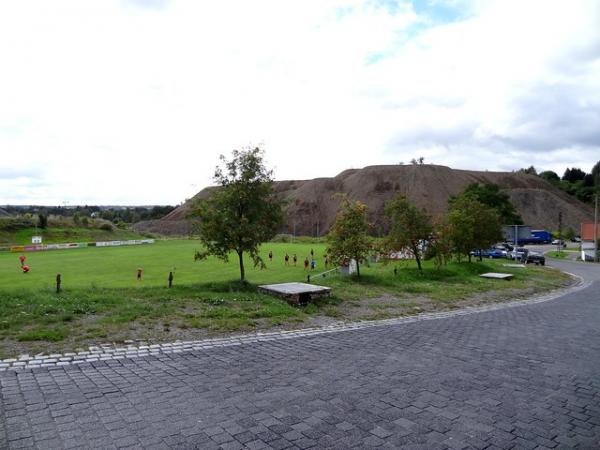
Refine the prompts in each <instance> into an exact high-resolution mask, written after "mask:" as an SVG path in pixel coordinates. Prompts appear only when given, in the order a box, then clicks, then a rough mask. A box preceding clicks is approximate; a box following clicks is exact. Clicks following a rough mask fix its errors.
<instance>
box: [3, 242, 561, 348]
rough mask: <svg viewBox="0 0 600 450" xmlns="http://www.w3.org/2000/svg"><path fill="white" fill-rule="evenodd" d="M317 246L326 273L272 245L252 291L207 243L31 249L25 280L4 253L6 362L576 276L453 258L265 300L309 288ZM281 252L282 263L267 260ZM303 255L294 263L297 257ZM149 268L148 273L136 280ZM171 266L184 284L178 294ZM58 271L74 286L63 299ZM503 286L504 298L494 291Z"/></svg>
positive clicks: (365, 270)
mask: <svg viewBox="0 0 600 450" xmlns="http://www.w3.org/2000/svg"><path fill="white" fill-rule="evenodd" d="M311 248H312V249H314V252H315V258H316V259H317V269H316V270H315V271H314V272H312V273H313V274H316V273H319V272H321V271H322V270H323V269H324V268H323V266H322V262H323V253H324V250H325V245H324V244H301V243H296V244H284V243H269V244H265V245H264V246H263V250H262V252H263V254H264V258H265V260H266V262H267V268H266V269H264V270H261V269H259V268H254V267H253V266H252V264H251V262H250V261H249V260H248V261H246V263H247V271H246V275H247V279H248V281H249V284H248V285H246V286H244V287H241V286H240V284H239V283H238V281H237V280H238V279H239V270H238V265H237V261H236V259H234V258H232V259H231V261H230V262H229V263H223V262H222V261H220V260H217V259H214V258H213V259H208V260H206V261H197V262H195V261H194V260H193V255H194V251H195V250H197V249H199V244H198V242H197V241H193V240H172V241H158V242H157V243H156V244H149V245H144V246H130V247H113V248H82V249H72V250H55V251H47V252H37V253H34V252H30V253H27V254H26V256H27V264H28V265H29V266H30V267H31V271H30V273H28V274H23V273H21V269H20V263H19V260H18V256H19V254H17V253H7V252H2V253H0V343H1V344H0V357H3V356H4V357H7V356H11V355H14V354H17V353H20V352H29V353H35V352H38V351H59V350H63V351H66V350H74V349H77V348H85V347H86V346H87V345H91V344H98V343H104V342H117V343H120V342H123V341H126V340H131V339H142V340H144V341H151V342H156V341H164V340H175V339H199V338H201V337H205V336H209V335H212V334H215V333H217V334H222V333H228V332H236V331H249V330H255V329H268V328H272V327H287V328H291V327H293V328H295V327H299V326H303V325H315V324H317V325H318V324H323V323H327V321H332V320H361V319H379V318H387V317H395V316H401V315H407V314H415V313H418V312H421V311H432V310H440V309H448V308H456V307H460V306H464V305H470V304H474V303H475V304H479V303H482V302H488V301H499V300H502V299H506V298H508V297H512V296H514V295H521V296H522V295H529V294H531V293H534V292H539V291H543V290H548V289H552V288H556V287H559V286H561V285H564V284H565V282H566V281H567V277H566V276H564V275H562V274H561V273H559V272H557V271H554V270H552V269H548V268H538V267H528V268H526V269H507V268H504V267H502V268H501V269H502V271H512V272H514V274H515V279H514V280H513V281H511V282H498V281H495V280H485V279H482V278H480V277H478V275H479V274H480V273H483V272H487V271H498V270H500V267H499V266H500V264H501V263H502V261H490V260H486V261H483V262H481V263H479V262H473V263H472V264H469V263H466V262H462V263H451V264H448V265H447V266H446V267H444V268H442V269H439V270H438V269H435V268H434V267H433V266H432V264H431V262H426V263H425V270H424V271H423V273H419V271H418V270H417V269H416V267H415V265H414V263H413V262H412V261H409V262H402V263H399V264H398V266H397V267H398V274H397V275H394V274H393V267H394V266H393V265H383V264H379V263H377V264H371V266H370V267H366V266H363V267H361V274H362V276H361V280H360V281H357V280H356V279H354V278H341V277H340V276H339V275H336V276H332V277H327V278H320V277H319V278H313V281H314V282H316V283H321V284H325V285H328V286H331V287H332V288H333V293H334V294H333V296H332V297H331V298H330V299H324V300H321V301H318V302H315V303H314V304H310V305H308V306H307V307H304V308H295V307H292V306H289V305H288V304H287V303H285V302H283V301H281V300H279V299H276V298H272V297H269V296H265V295H261V294H258V293H257V292H256V285H258V284H265V283H276V282H287V281H305V279H306V274H307V273H308V272H307V271H305V270H304V269H303V264H302V261H303V260H304V258H305V257H306V256H309V257H310V249H311ZM269 250H271V251H273V254H274V259H273V262H269V261H268V259H267V257H266V255H267V254H268V252H269ZM286 251H287V252H288V253H289V254H290V257H291V256H292V255H293V254H294V253H296V254H297V256H298V265H297V266H296V267H294V266H293V264H292V263H291V261H290V266H287V267H286V266H285V265H284V262H283V257H284V255H285V252H286ZM290 260H291V258H290ZM137 268H142V269H143V277H142V281H141V282H138V281H136V270H137ZM169 271H173V272H174V276H175V280H174V284H175V286H174V288H172V289H167V287H166V286H167V276H168V273H169ZM57 273H61V274H62V280H63V283H62V287H63V291H62V292H61V293H60V294H58V295H57V294H56V293H55V292H54V281H55V277H56V274H57ZM490 291H493V294H490Z"/></svg>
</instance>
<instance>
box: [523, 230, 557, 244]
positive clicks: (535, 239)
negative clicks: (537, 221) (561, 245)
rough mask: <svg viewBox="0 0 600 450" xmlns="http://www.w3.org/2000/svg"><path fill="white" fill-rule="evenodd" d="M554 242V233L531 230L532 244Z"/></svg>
mask: <svg viewBox="0 0 600 450" xmlns="http://www.w3.org/2000/svg"><path fill="white" fill-rule="evenodd" d="M550 242H552V233H550V232H549V231H547V230H531V242H528V243H530V244H549V243H550Z"/></svg>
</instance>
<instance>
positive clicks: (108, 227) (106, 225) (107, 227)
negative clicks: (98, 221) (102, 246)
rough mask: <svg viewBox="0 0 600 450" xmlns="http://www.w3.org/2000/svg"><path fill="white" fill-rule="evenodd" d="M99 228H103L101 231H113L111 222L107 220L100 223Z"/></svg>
mask: <svg viewBox="0 0 600 450" xmlns="http://www.w3.org/2000/svg"><path fill="white" fill-rule="evenodd" d="M100 229H101V230H103V231H110V232H113V231H115V227H114V225H113V224H112V223H108V222H106V223H103V224H102V225H100Z"/></svg>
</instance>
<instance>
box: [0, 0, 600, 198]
mask: <svg viewBox="0 0 600 450" xmlns="http://www.w3.org/2000/svg"><path fill="white" fill-rule="evenodd" d="M598 24H600V2H599V1H597V0H589V1H588V0H564V1H558V0H447V1H442V0H414V1H393V0H302V1H288V0H253V1H247V0H220V1H210V0H206V1H194V0H187V1H184V0H181V1H179V0H85V1H82V0H53V1H52V2H49V1H47V0H38V1H33V0H20V1H9V0H0V64H1V65H0V204H37V205H42V204H46V205H56V204H61V205H77V204H103V205H107V204H112V205H118V204H122V205H126V204H128V205H142V204H172V205H176V204H179V203H181V202H183V201H184V200H185V199H186V198H189V197H191V196H193V195H194V194H195V193H196V192H198V191H199V190H201V189H202V188H203V187H205V186H208V185H210V184H211V183H212V176H213V173H214V168H215V166H216V165H217V164H218V163H219V155H220V154H224V155H226V156H227V155H229V154H230V152H231V151H232V150H233V149H242V148H245V147H248V146H257V145H260V146H262V147H263V148H264V149H265V152H266V163H267V165H268V166H269V167H271V168H273V170H274V176H275V179H278V180H283V179H310V178H315V177H328V176H335V175H336V174H337V173H339V172H341V171H343V170H345V169H348V168H360V167H364V166H368V165H376V164H400V163H404V164H407V163H409V161H410V160H411V159H413V158H419V157H424V161H425V163H426V164H440V165H446V166H450V167H452V168H456V169H472V170H494V171H495V170H500V171H511V170H518V169H519V168H522V167H529V166H531V165H534V166H535V167H536V168H537V169H538V171H541V170H554V171H556V172H557V173H559V175H562V173H563V172H564V170H565V168H566V167H579V168H581V169H583V170H585V171H590V170H591V168H592V166H593V165H594V163H595V162H596V161H598V160H600V26H598Z"/></svg>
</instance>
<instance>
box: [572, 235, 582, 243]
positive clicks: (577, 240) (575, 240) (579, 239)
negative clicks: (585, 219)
mask: <svg viewBox="0 0 600 450" xmlns="http://www.w3.org/2000/svg"><path fill="white" fill-rule="evenodd" d="M571 242H581V238H580V237H579V236H575V237H574V238H573V239H571Z"/></svg>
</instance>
